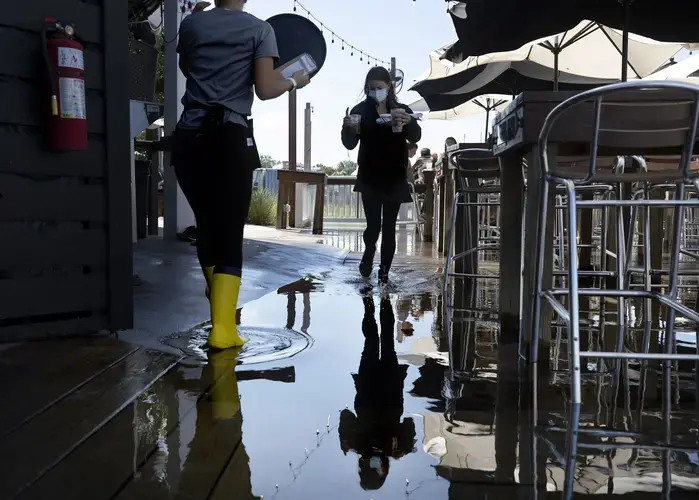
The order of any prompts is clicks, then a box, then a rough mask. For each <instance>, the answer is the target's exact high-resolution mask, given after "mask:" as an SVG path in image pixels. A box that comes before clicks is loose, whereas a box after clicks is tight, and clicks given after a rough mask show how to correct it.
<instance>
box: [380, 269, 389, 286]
mask: <svg viewBox="0 0 699 500" xmlns="http://www.w3.org/2000/svg"><path fill="white" fill-rule="evenodd" d="M379 283H380V284H382V285H386V284H388V268H387V267H384V266H381V267H379Z"/></svg>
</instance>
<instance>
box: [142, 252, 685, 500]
mask: <svg viewBox="0 0 699 500" xmlns="http://www.w3.org/2000/svg"><path fill="white" fill-rule="evenodd" d="M434 271H435V269H427V268H419V267H416V268H414V269H412V270H405V269H396V270H395V272H394V274H393V276H392V284H391V286H389V287H383V288H379V287H369V286H367V285H368V284H371V283H372V282H373V281H374V280H373V278H372V280H363V279H358V278H357V272H356V269H355V265H354V263H349V264H348V265H346V266H344V267H342V268H340V269H336V270H334V271H333V272H332V273H330V274H324V275H319V276H308V277H306V279H303V280H299V281H298V282H295V283H292V284H290V285H288V286H285V287H282V288H281V289H279V291H278V292H276V293H272V294H269V295H267V296H265V297H263V298H261V299H259V300H257V301H255V302H252V303H250V304H247V305H246V306H245V307H244V308H243V309H242V310H241V311H240V320H241V325H242V326H241V327H240V329H241V333H243V334H244V335H246V336H248V337H249V338H250V339H251V340H250V342H249V343H248V344H247V345H246V347H245V348H244V349H243V350H242V352H241V353H240V355H239V358H238V363H237V365H238V366H237V368H235V376H234V375H233V374H234V371H233V370H234V367H235V366H236V363H235V361H230V360H228V361H225V360H224V361H223V365H222V366H220V363H221V362H222V361H221V360H216V359H215V358H212V359H208V360H207V353H206V352H205V351H204V350H203V348H202V346H203V344H204V342H205V338H206V335H207V329H206V326H203V327H201V328H198V329H196V330H194V331H192V332H188V333H187V334H184V335H180V336H177V337H171V338H169V339H167V342H168V344H170V345H173V346H176V347H178V348H180V349H181V350H183V351H184V352H185V353H187V354H188V355H189V356H190V357H191V359H192V360H194V361H195V363H194V364H193V367H192V366H189V365H187V366H188V368H186V369H188V370H199V372H200V373H201V374H202V375H201V376H202V377H203V376H204V375H203V374H204V373H205V372H206V371H207V370H209V371H211V370H213V372H214V373H218V374H219V375H220V376H221V380H223V382H221V381H219V382H216V383H214V386H213V388H212V389H211V390H210V391H209V393H208V398H206V399H205V400H206V401H210V404H211V405H213V406H214V409H216V404H217V403H216V401H217V398H220V397H222V396H221V392H222V391H223V392H225V391H228V393H229V396H227V397H224V399H225V401H224V402H223V403H221V404H219V407H220V408H223V409H226V408H228V410H229V411H230V412H231V414H232V415H233V414H234V415H235V417H234V418H233V420H230V418H232V417H230V418H229V419H228V420H226V422H227V423H226V424H225V425H230V426H232V427H231V428H230V431H229V432H232V433H234V434H235V435H240V434H241V433H242V446H241V447H239V448H237V450H238V451H236V457H237V458H234V459H232V460H233V461H232V462H226V463H225V465H224V466H222V467H224V472H222V473H221V476H220V479H219V480H218V482H217V483H216V484H215V486H214V487H213V488H214V490H212V491H214V494H212V495H211V498H224V497H225V498H257V499H260V498H265V499H270V498H274V499H279V500H281V499H290V500H295V499H303V500H316V499H317V500H321V499H326V498H333V500H344V499H348V500H349V499H367V500H368V499H372V498H373V499H375V500H379V499H396V498H406V499H430V500H441V499H445V500H446V499H456V498H493V499H501V498H502V499H506V500H509V499H510V498H512V497H513V495H517V496H521V497H522V498H533V495H536V493H537V491H540V492H541V498H544V497H546V498H559V497H560V492H561V491H562V489H563V485H564V483H565V468H564V463H565V462H564V460H563V458H562V457H563V453H565V449H566V446H565V445H566V441H565V433H558V434H541V433H539V432H538V431H537V432H535V425H536V424H537V423H539V424H544V425H559V426H565V424H566V418H567V411H568V402H567V384H568V379H567V375H566V373H565V372H559V371H556V370H554V372H553V373H552V374H551V376H550V377H549V378H548V379H547V380H545V381H544V384H545V387H544V386H542V389H541V390H542V391H545V394H544V395H542V396H541V398H540V401H541V405H542V409H541V410H540V411H541V412H542V413H541V415H540V416H539V417H532V416H531V414H530V412H529V409H527V408H524V409H520V393H519V391H520V389H519V387H520V386H519V381H518V378H517V349H516V346H510V345H499V338H498V337H499V328H498V325H497V322H495V321H492V317H491V316H492V315H491V316H488V315H485V317H486V319H483V315H481V316H479V318H480V319H474V320H471V321H465V322H463V323H460V324H459V325H455V326H454V328H453V332H454V337H453V338H452V339H451V340H449V339H447V338H446V337H445V333H444V331H443V329H442V327H441V297H440V295H439V290H440V280H439V277H438V276H435V272H434ZM472 292H473V293H474V295H473V297H472V306H473V305H475V306H477V307H478V308H482V309H489V308H493V307H495V306H496V304H497V290H496V289H494V288H492V286H490V285H485V284H483V283H480V282H479V286H478V287H474V288H473V289H472ZM559 333H560V332H559ZM450 349H451V352H450ZM554 352H555V353H556V354H557V355H558V356H559V357H561V360H560V365H561V369H565V365H566V364H567V362H566V360H565V352H566V346H565V345H563V346H561V345H558V346H556V348H555V349H554ZM558 362H559V361H558V358H557V361H556V366H558ZM217 363H218V364H219V366H218V367H217ZM450 365H452V366H451V367H450ZM631 366H632V367H633V370H631V369H629V368H628V367H627V371H630V372H634V375H631V376H629V377H628V379H627V380H629V382H628V384H629V387H628V388H627V389H628V393H625V394H628V396H626V395H624V394H622V395H619V394H621V393H622V392H623V390H620V391H617V392H616V393H615V392H614V391H613V390H612V388H611V380H612V377H611V376H609V377H606V378H605V377H598V376H595V375H594V374H593V378H591V379H589V380H587V379H586V380H585V383H584V385H583V391H584V393H585V395H584V401H591V403H590V406H589V407H588V406H585V407H584V408H583V417H582V418H583V420H584V421H586V422H591V421H597V423H598V424H599V425H602V426H604V425H605V423H606V424H607V425H614V426H617V427H623V426H626V427H627V428H633V426H635V425H638V426H640V425H641V417H642V419H643V422H642V426H643V429H645V430H648V431H649V432H653V433H655V434H658V433H662V432H663V424H662V415H661V412H660V411H659V407H658V403H657V401H655V402H654V403H653V402H648V401H646V403H645V407H642V406H637V404H638V402H639V398H638V394H637V393H638V390H637V387H638V383H639V382H638V380H639V377H638V375H637V374H635V373H636V371H637V368H638V367H637V366H636V365H631ZM183 369H185V368H184V367H183ZM452 369H453V373H452ZM607 375H608V374H607ZM595 377H596V378H595ZM597 380H599V381H602V382H601V384H602V385H599V384H600V383H598V382H596V381H597ZM216 387H218V388H219V389H216ZM221 387H225V388H226V389H225V390H224V389H221ZM683 388H684V389H687V384H683ZM622 389H623V387H622ZM690 392H691V391H690ZM188 397H189V398H190V399H191V398H192V396H191V395H190V396H188ZM677 397H678V398H680V393H679V392H678V395H677ZM615 398H618V399H617V400H615ZM681 398H682V404H676V405H675V414H674V416H673V423H672V425H673V432H677V433H678V435H680V434H683V433H684V434H685V435H687V436H689V437H688V439H687V441H686V443H687V445H688V446H690V447H691V446H692V444H693V443H694V445H695V447H697V446H699V445H697V444H696V441H697V439H698V438H697V434H696V427H697V423H696V421H697V418H696V410H695V403H694V400H693V399H691V398H690V399H687V393H686V391H684V392H682V395H681ZM202 401H203V400H202ZM595 401H597V403H596V405H597V406H595ZM615 401H617V402H618V404H617V405H615V404H614V402H615ZM622 401H623V403H622ZM207 404H208V403H207ZM181 405H182V402H180V406H181ZM220 408H219V410H216V411H219V412H220V411H222V410H220ZM192 411H193V412H194V413H196V418H194V417H193V416H191V415H190V416H189V417H186V418H185V417H183V416H182V415H179V418H180V420H181V424H180V426H181V430H180V432H179V434H178V440H177V441H176V443H175V442H173V443H172V446H170V447H169V448H168V450H169V453H170V454H171V456H170V457H169V458H168V457H161V458H160V460H161V461H163V460H164V461H165V462H167V461H168V460H170V461H172V460H176V462H177V464H180V467H179V468H173V467H168V466H167V464H162V463H161V464H160V465H159V468H158V472H157V474H156V473H153V474H151V475H150V478H149V479H143V480H144V481H150V482H153V481H157V482H160V483H163V484H164V483H167V484H168V488H171V489H173V488H177V487H183V486H182V485H183V482H185V481H186V480H187V478H189V477H190V475H191V474H192V473H193V472H189V471H203V470H208V469H216V467H220V466H219V465H217V464H215V463H212V461H213V458H211V457H213V456H215V455H216V453H217V450H219V448H220V447H221V446H223V444H222V442H220V441H219V440H220V439H223V438H219V437H212V434H213V435H214V436H218V434H217V432H218V431H215V430H212V429H216V428H217V427H215V426H214V424H213V423H210V424H207V425H209V426H212V427H207V425H204V424H203V423H202V422H213V421H212V420H211V417H210V416H207V415H208V414H207V413H205V411H204V409H203V408H202V404H201V403H199V404H198V405H196V409H195V410H192ZM214 413H215V412H214ZM192 415H193V414H192ZM195 423H196V425H195ZM154 425H155V424H154ZM629 426H630V427H629ZM221 432H223V431H221ZM161 441H162V438H161ZM595 443H597V444H599V447H598V448H596V447H595V446H597V444H595ZM606 443H607V440H602V441H600V442H595V441H594V439H593V438H590V439H587V442H586V443H583V444H586V445H587V447H586V448H584V449H583V448H581V449H580V450H579V452H578V458H577V462H576V476H575V477H576V479H575V481H576V483H575V491H576V492H577V494H578V495H581V497H584V496H585V495H589V494H605V493H610V492H611V493H615V494H626V495H627V497H628V498H639V499H642V498H643V499H645V498H661V492H662V489H663V486H662V482H663V472H662V471H663V464H665V467H666V471H667V474H666V475H665V477H666V478H670V479H671V480H672V485H673V486H672V489H673V498H685V496H683V494H684V493H689V495H690V496H689V497H687V498H695V496H691V495H696V491H699V480H697V479H696V477H697V474H699V464H698V459H697V456H698V455H697V452H696V451H694V450H675V451H673V452H672V453H671V454H670V455H668V454H666V453H664V452H662V451H658V450H621V451H615V452H613V453H610V452H609V451H607V449H606V448H604V445H606ZM175 444H176V445H177V446H176V447H175ZM207 446H208V448H207ZM231 446H232V445H231ZM160 447H161V448H163V447H164V446H163V445H160ZM532 450H539V451H538V452H536V453H534V454H532ZM237 454H241V455H240V456H238V455H237ZM176 457H177V458H176ZM668 457H670V459H668ZM165 471H169V472H167V473H166V472H165ZM145 476H147V474H143V475H142V476H141V477H145ZM232 477H235V478H237V479H236V480H235V481H234V482H231V478H232ZM199 481H201V478H200V479H199ZM537 481H539V486H538V487H536V486H535V484H536V482H537ZM222 488H224V489H223V490H222ZM547 491H548V492H551V493H556V492H558V493H556V494H557V495H558V496H553V497H549V496H547V495H546V492H547ZM216 492H219V494H218V495H217V494H216ZM224 492H225V494H224ZM234 492H235V493H234ZM649 494H650V495H651V496H648V495H649ZM231 495H233V496H231ZM576 498H577V496H576Z"/></svg>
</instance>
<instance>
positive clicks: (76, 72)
mask: <svg viewBox="0 0 699 500" xmlns="http://www.w3.org/2000/svg"><path fill="white" fill-rule="evenodd" d="M42 42H43V49H44V59H45V62H46V66H47V68H46V69H47V71H48V77H49V78H48V82H49V85H50V92H51V95H50V101H49V103H48V104H50V106H51V108H50V109H51V114H50V117H49V141H48V142H49V147H50V148H51V150H53V151H83V150H86V149H87V112H86V99H85V58H84V53H83V49H84V47H83V45H82V44H81V43H80V42H78V41H77V40H76V39H75V32H74V30H73V27H72V26H70V25H68V24H63V23H60V22H58V21H57V20H55V19H50V18H46V19H45V20H44V29H43V30H42Z"/></svg>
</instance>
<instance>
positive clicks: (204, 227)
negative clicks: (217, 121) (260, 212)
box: [172, 123, 260, 276]
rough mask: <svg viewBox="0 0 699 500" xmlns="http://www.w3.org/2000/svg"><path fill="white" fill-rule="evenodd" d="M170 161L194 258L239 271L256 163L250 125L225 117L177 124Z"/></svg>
mask: <svg viewBox="0 0 699 500" xmlns="http://www.w3.org/2000/svg"><path fill="white" fill-rule="evenodd" d="M172 164H173V166H174V167H175V174H176V175H177V181H178V182H179V184H180V187H181V188H182V192H183V193H184V195H185V197H186V198H187V201H188V202H189V204H190V206H191V207H192V210H193V211H194V217H195V218H196V222H197V256H198V257H199V263H200V264H201V265H202V267H215V269H214V272H216V273H225V274H232V275H235V276H240V275H241V272H242V267H243V230H244V228H245V221H246V220H247V217H248V211H249V209H250V198H251V196H252V177H253V172H254V170H255V169H257V168H260V158H259V155H258V153H257V147H256V146H255V142H254V139H253V137H252V131H251V130H250V129H249V128H247V127H245V126H243V125H237V124H231V123H227V124H225V125H217V126H206V127H202V128H201V129H198V130H187V129H177V130H176V131H175V135H174V137H173V151H172Z"/></svg>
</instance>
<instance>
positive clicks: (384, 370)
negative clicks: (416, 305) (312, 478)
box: [339, 296, 415, 490]
mask: <svg viewBox="0 0 699 500" xmlns="http://www.w3.org/2000/svg"><path fill="white" fill-rule="evenodd" d="M380 319H381V333H380V334H379V329H378V327H377V325H376V318H375V306H374V299H373V298H372V297H371V296H366V297H364V319H363V320H362V332H363V333H364V350H363V352H362V358H361V361H360V363H359V370H358V371H357V373H356V374H355V375H353V378H354V385H355V388H356V390H357V396H356V398H355V400H354V410H355V412H356V415H355V414H354V413H352V412H351V411H350V410H344V411H343V412H342V413H341V415H340V430H339V432H340V446H341V447H342V451H343V452H345V454H346V453H347V452H348V451H350V450H351V451H354V452H355V453H357V454H358V455H359V481H360V484H361V486H362V488H364V489H365V490H378V489H379V488H381V487H382V486H383V484H384V482H385V481H386V478H387V477H388V473H389V468H390V459H391V458H393V459H400V458H401V457H403V456H405V455H407V454H409V453H412V452H413V451H415V450H414V445H415V422H414V421H413V419H412V418H406V419H404V420H403V421H401V417H402V415H403V383H404V381H405V378H406V376H407V374H408V366H407V365H401V364H399V363H398V357H397V356H396V349H395V344H394V343H393V325H394V323H395V316H394V315H393V308H392V306H391V302H390V300H389V299H388V298H385V299H382V300H381V307H380Z"/></svg>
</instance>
